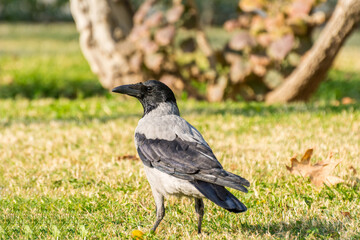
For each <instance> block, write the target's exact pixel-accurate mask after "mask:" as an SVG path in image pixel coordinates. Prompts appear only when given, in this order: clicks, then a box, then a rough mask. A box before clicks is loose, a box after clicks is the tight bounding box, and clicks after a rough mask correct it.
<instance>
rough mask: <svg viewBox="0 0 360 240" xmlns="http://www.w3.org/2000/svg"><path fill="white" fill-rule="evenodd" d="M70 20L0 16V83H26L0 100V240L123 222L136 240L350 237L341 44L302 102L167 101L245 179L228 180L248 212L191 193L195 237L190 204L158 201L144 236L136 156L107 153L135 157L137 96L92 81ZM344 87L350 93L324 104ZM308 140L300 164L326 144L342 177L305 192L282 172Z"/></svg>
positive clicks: (351, 122) (322, 153)
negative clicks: (200, 205)
mask: <svg viewBox="0 0 360 240" xmlns="http://www.w3.org/2000/svg"><path fill="white" fill-rule="evenodd" d="M57 28H58V30H56V29H57ZM31 29H32V30H31ZM74 31H75V30H74V27H73V26H72V25H66V24H65V25H57V26H56V27H54V25H48V26H35V28H33V27H32V26H31V27H29V26H28V25H23V24H20V25H16V26H14V25H7V24H5V25H4V24H3V25H0V33H1V34H0V36H1V37H0V52H1V56H0V71H1V72H0V83H1V87H0V92H1V91H4V92H5V93H2V94H6V93H7V92H8V91H10V89H13V87H14V86H12V87H9V86H8V85H15V86H19V85H18V84H19V82H21V83H23V85H21V87H24V88H26V86H27V87H28V88H29V89H28V90H27V91H24V92H21V90H16V89H15V90H13V91H14V92H15V93H17V94H15V96H17V97H16V98H12V97H9V96H10V95H8V97H6V96H5V95H1V98H0V163H1V164H0V239H29V238H31V239H37V238H39V239H56V238H59V239H84V238H86V239H104V238H106V239H129V238H130V233H131V231H132V230H135V229H140V230H142V231H143V232H145V234H146V236H145V238H146V239H359V238H360V227H359V226H360V218H359V217H358V216H359V215H360V208H359V207H358V206H359V205H360V196H359V195H360V185H359V183H360V180H359V174H357V175H355V176H353V175H352V174H351V171H350V169H349V167H350V166H353V167H354V168H355V169H357V171H358V172H359V171H360V159H359V156H360V148H359V143H360V135H359V131H360V105H359V103H358V102H359V101H360V96H359V92H360V90H359V85H360V84H359V82H360V73H359V70H358V68H357V64H358V63H357V62H356V61H352V62H351V61H350V60H349V59H353V60H354V59H358V58H357V56H359V52H358V48H354V45H351V46H349V47H346V48H345V49H344V50H343V51H342V53H341V54H340V56H339V58H338V59H337V61H336V63H335V65H334V69H333V70H332V71H331V72H330V74H329V77H328V79H327V81H326V82H325V83H324V84H322V86H321V87H320V89H319V91H318V92H317V93H316V95H315V96H314V98H313V99H312V101H311V102H310V103H307V104H289V105H273V106H267V105H265V104H262V103H244V102H240V103H234V102H224V103H214V104H208V103H206V102H195V101H180V102H179V106H180V111H181V113H182V115H183V117H184V118H185V119H187V120H188V121H189V122H191V123H192V124H193V125H194V126H195V127H196V128H198V129H199V130H200V131H201V132H202V133H203V135H204V137H205V139H206V140H207V141H208V143H209V144H210V146H211V147H212V148H213V150H214V153H215V155H216V156H217V157H218V159H219V161H220V162H221V163H222V164H223V166H224V167H225V168H226V169H228V170H229V171H232V172H234V173H236V174H239V175H241V176H243V177H245V178H247V179H249V181H250V182H251V187H250V188H249V193H247V194H244V193H240V192H237V191H232V190H231V191H232V192H233V193H234V194H235V195H236V196H237V197H239V199H241V201H243V202H244V203H245V205H246V206H247V207H248V211H247V212H246V213H243V214H233V213H229V212H226V211H225V210H223V209H221V208H219V207H217V206H216V205H214V204H213V203H211V202H210V201H205V217H204V221H203V231H204V233H203V234H202V235H201V236H198V235H197V234H196V215H195V210H194V203H193V201H191V200H189V199H186V198H184V199H176V198H170V199H168V200H167V201H166V216H165V219H164V221H163V222H162V223H161V224H160V226H159V228H158V230H157V233H156V234H150V233H149V230H150V228H151V226H152V224H153V222H154V219H155V206H154V202H153V199H152V195H151V189H150V187H149V184H148V183H147V180H146V176H145V173H144V171H143V167H142V163H141V162H140V161H137V160H126V159H125V160H124V159H121V158H120V157H121V156H125V155H136V151H135V147H134V141H133V134H134V129H135V127H136V125H137V121H138V120H139V118H140V117H141V115H142V109H141V105H140V103H138V102H136V101H135V99H130V98H122V97H120V96H113V95H110V94H107V93H106V92H104V91H103V90H102V89H101V87H100V85H99V84H98V82H97V79H96V77H95V76H94V75H93V74H92V73H91V71H90V69H89V67H88V66H87V63H86V61H85V60H84V58H83V57H82V56H81V52H80V50H79V48H78V45H77V39H76V38H77V37H76V36H77V35H76V34H75V33H74ZM5 33H7V34H5ZM22 34H24V35H22ZM22 36H26V37H22ZM349 48H350V49H357V52H355V51H353V50H349ZM346 62H351V63H352V64H351V65H348V64H346ZM11 79H12V80H11ZM61 79H62V80H63V81H62V83H61V84H60V83H59V82H61ZM84 83H86V84H90V86H92V87H94V89H95V90H94V89H92V88H90V87H89V88H88V87H86V88H84V86H88V85H86V84H85V85H83V84H84ZM46 84H49V85H48V86H47V85H46ZM57 84H59V85H57ZM76 84H79V85H76ZM43 85H45V86H47V87H46V88H45V87H44V86H43ZM61 86H63V88H61ZM74 86H77V87H74ZM38 88H40V89H41V90H39V93H38V94H37V95H36V94H33V93H32V91H34V90H35V89H38ZM68 88H69V89H73V88H74V89H73V90H71V91H73V92H72V94H69V95H67V94H65V93H64V91H65V90H66V89H68ZM44 89H53V91H55V92H56V94H55V95H54V93H51V94H49V95H47V94H48V93H47V92H46V91H45V90H44ZM84 89H85V90H84ZM89 89H90V90H89ZM49 91H50V90H49ZM69 91H70V90H69ZM86 91H88V92H87V93H86ZM27 92H28V94H29V95H26V94H27ZM80 92H81V94H80ZM52 95H54V96H56V97H57V98H44V96H45V97H49V96H52ZM11 96H13V95H11ZM346 96H349V97H352V98H354V99H355V100H356V101H357V102H356V103H354V104H349V105H342V104H341V103H340V104H339V103H338V102H337V101H339V100H341V99H342V98H343V97H346ZM64 97H67V98H64ZM83 97H84V98H83ZM310 147H314V148H315V151H314V157H313V159H312V161H313V162H317V161H321V160H324V159H325V158H326V156H327V154H328V153H329V152H333V153H334V158H335V159H341V160H342V163H341V164H340V165H339V166H338V167H337V168H336V170H335V172H334V174H335V175H336V176H340V177H342V178H343V179H344V180H345V183H342V184H339V185H337V186H335V187H331V188H329V187H324V188H322V189H317V188H316V187H314V186H313V185H312V184H311V183H310V181H309V180H308V179H303V178H301V177H295V176H293V175H290V174H289V173H288V172H287V170H286V168H285V165H289V162H290V161H289V160H290V157H292V156H293V155H294V154H298V155H301V154H302V153H303V152H304V151H305V150H306V149H307V148H310ZM343 212H349V213H350V218H349V217H346V216H344V215H343V214H342V213H343Z"/></svg>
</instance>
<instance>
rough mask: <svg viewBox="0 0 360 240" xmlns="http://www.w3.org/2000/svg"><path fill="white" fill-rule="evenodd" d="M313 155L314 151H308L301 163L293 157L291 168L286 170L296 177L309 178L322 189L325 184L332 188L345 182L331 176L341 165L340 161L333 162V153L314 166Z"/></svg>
mask: <svg viewBox="0 0 360 240" xmlns="http://www.w3.org/2000/svg"><path fill="white" fill-rule="evenodd" d="M312 154H313V149H308V150H306V152H305V154H304V156H303V157H302V158H301V160H300V161H298V160H297V159H296V157H292V158H291V159H290V161H291V166H290V167H289V166H286V168H287V169H288V170H289V171H290V172H291V173H292V174H294V175H298V176H302V177H304V178H306V177H309V178H310V180H311V182H312V183H313V184H315V186H317V187H321V186H323V184H326V185H328V186H332V185H335V184H338V183H341V182H343V181H344V180H343V179H341V178H339V177H336V176H330V173H331V172H332V171H333V170H334V169H335V167H336V166H337V165H338V164H339V163H340V161H331V158H332V154H331V153H330V154H329V156H328V158H327V159H326V160H325V161H322V162H318V163H316V164H314V165H311V163H310V159H311V156H312Z"/></svg>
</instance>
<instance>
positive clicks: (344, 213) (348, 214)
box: [341, 212, 352, 219]
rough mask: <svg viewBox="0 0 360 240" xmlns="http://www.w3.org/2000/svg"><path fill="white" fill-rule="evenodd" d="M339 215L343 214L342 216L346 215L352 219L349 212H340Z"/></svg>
mask: <svg viewBox="0 0 360 240" xmlns="http://www.w3.org/2000/svg"><path fill="white" fill-rule="evenodd" d="M341 215H343V216H344V217H348V218H350V219H352V217H351V215H350V212H341Z"/></svg>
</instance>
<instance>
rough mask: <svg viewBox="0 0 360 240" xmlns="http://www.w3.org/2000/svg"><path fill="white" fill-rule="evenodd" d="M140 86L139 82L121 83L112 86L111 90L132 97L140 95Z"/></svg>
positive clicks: (141, 86)
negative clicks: (114, 86)
mask: <svg viewBox="0 0 360 240" xmlns="http://www.w3.org/2000/svg"><path fill="white" fill-rule="evenodd" d="M142 88H143V85H142V84H141V83H137V84H129V85H121V86H118V87H116V88H114V89H113V90H111V91H112V92H115V93H121V94H126V95H129V96H132V97H136V98H140V97H141V96H142Z"/></svg>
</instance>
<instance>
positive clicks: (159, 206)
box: [151, 191, 165, 232]
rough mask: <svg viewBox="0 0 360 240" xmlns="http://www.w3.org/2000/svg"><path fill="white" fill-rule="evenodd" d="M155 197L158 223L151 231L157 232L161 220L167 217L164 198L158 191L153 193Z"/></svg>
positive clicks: (156, 222)
mask: <svg viewBox="0 0 360 240" xmlns="http://www.w3.org/2000/svg"><path fill="white" fill-rule="evenodd" d="M153 196H154V199H155V204H156V221H155V223H154V226H153V227H152V229H151V231H153V232H155V230H156V228H157V227H158V226H159V224H160V222H161V220H162V219H163V218H164V216H165V208H164V196H163V195H161V194H160V193H159V192H156V191H153Z"/></svg>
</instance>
